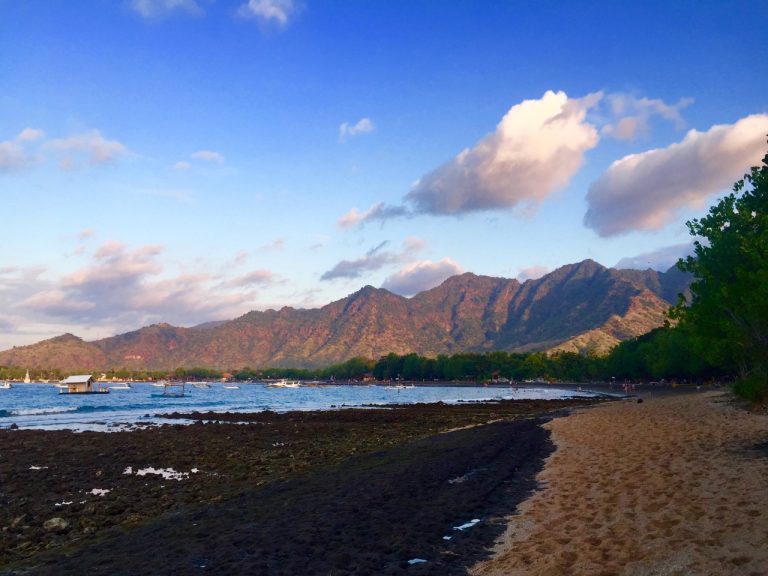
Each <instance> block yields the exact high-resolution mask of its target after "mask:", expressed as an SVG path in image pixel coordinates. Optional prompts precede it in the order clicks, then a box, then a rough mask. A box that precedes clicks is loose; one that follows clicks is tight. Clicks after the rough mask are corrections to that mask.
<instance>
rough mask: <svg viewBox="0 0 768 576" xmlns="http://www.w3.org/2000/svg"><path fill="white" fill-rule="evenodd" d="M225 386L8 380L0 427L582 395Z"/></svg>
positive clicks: (74, 426)
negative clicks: (102, 389)
mask: <svg viewBox="0 0 768 576" xmlns="http://www.w3.org/2000/svg"><path fill="white" fill-rule="evenodd" d="M239 386H240V387H239V388H236V389H230V388H225V387H224V385H222V384H220V383H211V384H210V385H209V387H207V388H203V387H196V386H192V385H189V384H188V385H187V386H186V389H185V393H184V396H183V397H180V398H174V397H166V396H163V395H162V392H163V389H162V388H157V387H155V386H152V385H151V384H149V383H145V382H135V383H131V388H128V389H112V390H111V392H110V393H109V394H86V395H80V394H59V389H58V388H56V387H55V386H51V385H47V384H40V383H33V384H14V385H13V387H12V388H11V389H10V390H0V428H8V427H10V426H11V425H13V424H15V425H16V426H18V427H19V428H42V429H51V430H53V429H70V430H77V431H83V430H124V429H126V425H127V424H138V425H154V424H159V423H163V422H178V420H170V419H168V418H163V415H164V414H168V413H171V412H192V411H198V412H209V411H213V412H260V411H263V410H273V411H275V412H286V411H290V410H331V409H338V408H345V407H362V406H370V405H389V404H413V403H421V402H445V403H457V402H470V401H481V400H502V399H505V400H506V399H518V400H540V399H553V400H554V399H561V398H572V397H588V396H592V395H593V394H592V393H591V392H588V391H580V390H566V389H561V388H557V387H554V386H552V387H550V386H546V387H519V388H517V387H511V386H505V387H496V386H492V387H487V388H486V387H482V386H477V387H473V386H439V385H434V386H433V385H429V386H416V387H413V388H400V389H393V388H391V387H386V386H361V385H334V386H302V387H300V388H269V387H267V386H266V384H265V383H252V384H251V383H249V384H240V385H239Z"/></svg>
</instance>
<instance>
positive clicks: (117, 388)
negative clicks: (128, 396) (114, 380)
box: [110, 382, 131, 390]
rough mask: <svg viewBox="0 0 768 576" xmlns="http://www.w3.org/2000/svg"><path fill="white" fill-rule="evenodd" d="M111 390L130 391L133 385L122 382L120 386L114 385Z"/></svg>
mask: <svg viewBox="0 0 768 576" xmlns="http://www.w3.org/2000/svg"><path fill="white" fill-rule="evenodd" d="M110 388H111V389H112V390H130V389H131V385H130V383H128V382H120V383H119V384H112V385H111V386H110Z"/></svg>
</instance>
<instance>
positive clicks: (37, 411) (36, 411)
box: [0, 407, 78, 418]
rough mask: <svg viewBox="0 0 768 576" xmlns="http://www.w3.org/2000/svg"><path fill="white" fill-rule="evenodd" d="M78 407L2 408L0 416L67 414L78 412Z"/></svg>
mask: <svg viewBox="0 0 768 576" xmlns="http://www.w3.org/2000/svg"><path fill="white" fill-rule="evenodd" d="M77 410H78V409H77V408H65V407H59V408H18V409H16V410H0V418H11V417H13V416H44V415H46V414H66V413H67V412H77Z"/></svg>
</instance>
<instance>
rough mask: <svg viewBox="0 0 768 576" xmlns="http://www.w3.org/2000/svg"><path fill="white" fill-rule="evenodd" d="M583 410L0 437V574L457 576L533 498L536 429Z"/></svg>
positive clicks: (337, 415)
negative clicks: (141, 472) (172, 474)
mask: <svg viewBox="0 0 768 576" xmlns="http://www.w3.org/2000/svg"><path fill="white" fill-rule="evenodd" d="M594 402H595V401H594V400H591V401H590V400H586V401H504V402H495V403H483V404H474V403H473V404H460V405H456V406H447V405H441V404H436V405H435V404H433V405H416V406H407V407H401V408H396V409H391V410H387V409H368V410H366V409H354V410H352V409H350V410H339V411H333V412H303V413H302V412H294V413H288V414H275V413H260V414H252V415H248V416H244V415H242V414H238V415H231V416H230V418H231V419H232V420H235V421H238V422H242V421H244V420H248V422H249V423H248V424H234V423H231V424H230V423H223V422H222V423H207V424H205V423H198V424H193V425H189V426H183V425H174V426H164V427H161V428H155V429H147V430H135V431H132V432H119V433H111V434H106V433H92V432H85V433H79V434H75V433H70V432H63V431H58V432H50V431H48V432H46V431H30V430H15V431H13V430H0V530H1V531H0V574H4V575H8V574H92V575H100V574H104V575H107V574H109V575H120V574H202V573H206V572H207V573H215V574H464V573H465V572H466V569H467V567H469V566H471V565H473V564H475V563H476V562H477V561H479V560H482V559H485V558H487V557H488V555H489V552H488V549H489V547H490V546H491V545H492V544H493V542H494V541H495V539H496V538H497V537H499V536H500V535H501V534H502V532H503V531H504V529H505V527H506V521H505V517H506V516H508V515H509V514H511V513H512V512H513V511H514V510H515V507H516V505H517V504H518V503H519V502H521V501H522V500H524V499H525V498H526V497H528V496H529V495H530V493H531V490H532V489H533V488H534V487H535V480H534V478H535V476H536V474H537V473H538V472H539V471H540V469H541V466H542V462H543V459H544V458H545V457H546V456H548V455H549V454H550V453H551V451H552V450H553V445H552V443H551V442H550V441H549V432H548V431H547V430H545V429H544V428H542V426H541V424H542V423H543V422H544V421H545V420H546V419H547V417H544V415H545V414H551V413H552V412H554V411H557V410H563V409H568V408H570V407H573V406H579V405H585V404H591V403H594ZM198 417H199V418H203V416H202V415H198ZM216 417H217V418H218V419H219V420H224V419H226V417H222V416H221V415H217V416H216ZM448 430H453V431H450V432H447V433H442V434H438V433H439V432H446V431H448ZM149 466H152V467H154V468H158V469H159V468H173V470H174V471H177V472H181V473H185V474H186V475H185V476H184V479H182V480H175V479H164V478H163V477H162V476H159V475H156V474H148V475H145V476H138V475H136V474H135V472H136V470H138V469H141V468H146V467H149ZM127 467H131V469H132V471H133V472H134V473H133V474H125V470H126V468H127ZM193 470H197V471H196V472H193ZM94 488H96V489H103V490H109V492H107V493H105V494H103V495H98V494H93V493H91V491H92V490H93V489H94ZM56 504H60V505H59V506H57V505H56ZM54 518H60V519H61V520H60V521H58V520H57V521H52V520H53V519H54ZM473 519H480V522H479V523H477V524H476V525H474V526H472V527H470V528H467V529H465V530H455V529H454V527H455V526H460V525H462V524H465V523H467V522H469V521H470V520H473ZM46 521H48V522H47V524H46ZM444 536H450V537H451V539H450V540H445V539H443V537H444ZM416 558H419V559H424V560H427V562H424V563H418V564H409V563H408V561H409V560H413V559H416Z"/></svg>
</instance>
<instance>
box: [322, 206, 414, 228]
mask: <svg viewBox="0 0 768 576" xmlns="http://www.w3.org/2000/svg"><path fill="white" fill-rule="evenodd" d="M406 215H408V210H407V209H406V208H405V207H404V206H390V205H389V204H385V203H384V202H378V203H376V204H374V205H373V206H371V207H370V208H368V210H366V211H365V212H360V211H358V210H357V208H352V209H351V210H350V211H349V212H347V213H346V214H344V216H342V217H341V218H339V219H338V220H337V221H336V225H337V226H339V228H352V227H353V226H361V225H363V224H365V223H367V222H373V221H376V220H378V221H380V222H384V221H385V220H388V219H390V218H397V217H399V216H406Z"/></svg>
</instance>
